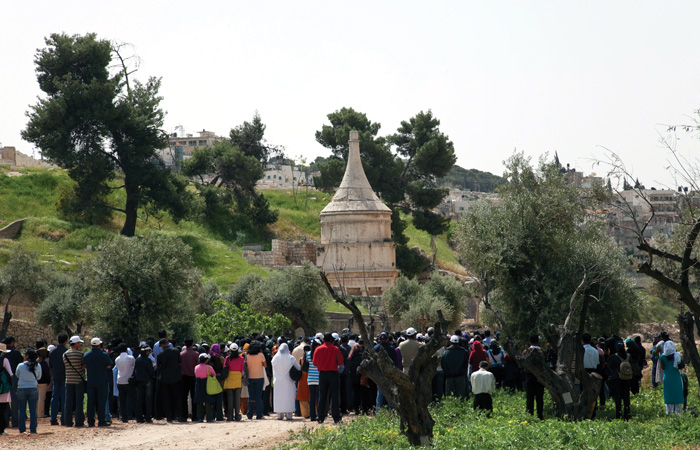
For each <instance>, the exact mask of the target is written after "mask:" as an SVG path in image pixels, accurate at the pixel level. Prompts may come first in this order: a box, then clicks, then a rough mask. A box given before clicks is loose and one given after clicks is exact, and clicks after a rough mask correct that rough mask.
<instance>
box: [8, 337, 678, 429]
mask: <svg viewBox="0 0 700 450" xmlns="http://www.w3.org/2000/svg"><path fill="white" fill-rule="evenodd" d="M432 334H433V330H432V328H431V329H428V331H427V333H426V335H425V336H424V335H423V334H421V333H417V332H416V330H415V329H414V328H408V329H407V330H405V331H402V332H400V333H387V332H382V333H380V334H379V335H378V336H377V338H376V342H372V343H371V345H373V348H374V350H375V351H379V350H380V349H383V350H384V351H386V353H387V355H388V357H389V358H390V359H391V360H392V361H393V363H394V365H395V366H396V368H397V369H398V370H403V371H405V372H408V370H409V368H410V367H411V364H412V363H413V360H414V358H415V356H416V354H417V353H418V350H419V349H420V347H421V346H422V345H423V344H424V341H425V340H427V339H430V338H431V337H432ZM499 338H500V336H499V333H498V332H496V333H495V335H494V336H491V333H490V331H489V330H486V331H484V332H483V333H481V332H476V333H474V334H471V335H470V334H467V333H463V332H462V331H461V330H456V331H455V332H454V333H453V334H452V335H451V336H449V343H448V345H447V346H445V347H442V348H440V349H439V350H438V351H437V352H436V353H435V355H434V357H436V358H439V359H440V363H439V365H438V368H437V372H436V375H435V377H434V379H433V380H432V387H433V398H434V400H439V399H441V398H442V397H444V396H454V397H457V398H461V399H464V400H467V399H468V398H469V396H470V395H472V396H473V408H474V409H482V410H485V411H486V413H487V414H489V413H490V411H491V410H492V409H493V406H492V397H491V396H492V394H493V393H494V391H495V390H496V389H504V390H510V391H514V390H525V391H526V409H527V411H528V412H529V413H530V414H533V415H534V414H536V415H537V417H538V418H540V419H543V396H544V386H543V385H542V384H540V383H539V382H538V381H537V379H536V378H535V377H534V376H532V375H529V374H527V373H525V372H524V371H522V370H521V369H520V368H519V366H518V365H517V363H516V362H515V360H514V359H513V358H511V357H510V356H509V355H507V354H506V352H505V351H504V350H503V349H501V347H500V346H499V343H498V339H499ZM84 344H85V342H84V341H83V339H81V337H80V336H72V337H70V338H69V337H68V336H67V335H66V334H59V335H58V337H57V345H55V346H54V345H48V343H47V342H46V341H45V340H41V341H38V342H37V343H36V348H30V349H26V351H25V352H24V354H22V353H21V352H20V351H19V350H18V349H17V348H16V342H15V339H14V338H13V337H11V336H10V337H7V338H6V339H5V340H4V342H3V343H1V344H0V434H5V428H6V427H8V426H11V427H12V428H17V429H18V431H19V432H20V433H25V432H26V421H27V411H28V412H29V432H28V434H31V433H37V426H38V417H49V418H50V424H51V425H55V426H58V425H61V426H66V427H83V426H86V425H87V426H88V427H94V426H97V427H106V426H110V425H111V423H112V421H113V420H120V421H122V422H124V423H127V422H129V421H135V422H138V423H152V422H153V420H166V421H167V422H169V423H173V422H187V421H188V420H191V421H198V422H203V421H204V420H206V421H207V422H213V421H241V420H243V416H244V415H245V416H246V417H247V419H248V420H260V419H263V418H264V417H265V416H270V415H275V416H276V418H277V419H278V420H285V419H286V420H291V419H293V418H294V417H303V418H306V419H309V420H311V421H317V422H319V423H323V422H324V421H325V420H326V418H327V416H328V415H329V414H330V416H331V418H332V420H333V421H334V422H335V423H338V422H340V421H341V420H342V417H343V415H347V414H349V413H350V412H351V411H352V412H355V413H356V414H363V413H364V414H371V413H373V412H375V411H376V410H378V409H379V408H382V407H389V408H390V407H391V405H389V404H388V403H387V401H386V399H385V398H384V395H383V394H382V392H381V390H380V389H378V388H377V386H376V384H375V383H374V382H373V381H372V380H371V379H369V378H368V377H366V376H364V375H361V374H359V373H358V371H357V368H358V367H359V365H360V362H361V360H362V354H363V352H364V350H365V346H366V343H365V342H363V340H362V339H359V338H358V336H357V335H356V334H353V333H351V332H349V330H343V332H342V333H340V334H339V333H335V332H334V333H325V334H322V333H318V334H317V335H315V336H310V337H299V338H297V339H296V340H288V339H287V338H285V337H283V336H281V337H268V336H262V335H253V336H247V337H244V336H240V337H239V338H237V339H235V341H229V342H225V343H223V342H222V343H213V344H208V343H206V342H201V343H199V344H196V343H195V342H194V340H193V339H191V338H189V339H185V340H184V342H182V345H181V346H178V343H177V342H173V341H170V340H169V339H168V336H167V333H166V332H165V331H164V330H161V331H159V332H158V339H157V340H156V339H152V338H149V339H147V340H146V341H143V342H141V343H140V344H139V345H135V346H131V347H130V346H129V345H127V343H125V342H121V341H120V340H119V339H114V340H112V341H110V342H109V343H108V344H106V345H105V343H103V342H102V340H101V339H100V338H99V337H94V338H92V339H91V340H90V342H89V347H90V348H89V349H85V348H84ZM529 344H530V345H529V348H527V349H526V350H525V352H542V353H543V355H542V356H543V358H544V359H545V360H546V361H547V363H548V364H549V365H550V366H551V367H552V368H555V367H556V364H557V354H556V351H555V349H554V347H553V346H550V345H546V346H545V348H544V349H543V348H541V347H540V343H539V337H538V336H531V337H530V339H529ZM581 344H582V346H583V350H584V357H583V364H584V369H585V370H586V371H588V372H589V373H593V372H595V373H597V374H598V375H600V376H601V377H602V378H603V380H604V382H603V388H602V389H601V392H600V398H599V402H598V405H599V406H604V405H605V402H606V400H607V399H608V398H610V397H612V398H613V399H614V402H615V409H616V417H617V418H623V419H629V417H630V394H632V395H634V394H636V393H638V392H639V389H640V383H641V379H642V369H643V368H644V366H646V365H648V362H647V357H646V350H645V349H644V346H643V345H642V343H641V339H640V338H639V337H635V338H634V339H627V340H623V339H621V338H619V337H617V336H610V337H601V338H599V339H593V338H592V337H591V336H590V334H587V333H586V334H584V335H583V336H582V342H581ZM594 344H595V345H594ZM650 356H651V362H652V365H653V367H652V380H651V381H652V385H653V386H654V387H656V386H657V385H659V384H662V385H663V390H664V403H665V405H666V413H667V414H674V413H680V412H681V411H682V410H683V409H684V408H685V405H686V399H687V377H686V376H685V374H684V373H683V371H682V370H683V362H682V360H681V357H680V354H679V353H678V352H677V351H676V348H675V344H674V343H673V342H672V341H671V340H670V339H669V336H668V334H666V333H661V334H659V335H658V336H657V337H656V338H655V340H654V342H653V348H652V350H651V353H650ZM3 373H4V376H3ZM8 379H11V380H12V383H11V386H7V380H8ZM85 397H87V402H86V403H84V402H85ZM84 405H85V407H84Z"/></svg>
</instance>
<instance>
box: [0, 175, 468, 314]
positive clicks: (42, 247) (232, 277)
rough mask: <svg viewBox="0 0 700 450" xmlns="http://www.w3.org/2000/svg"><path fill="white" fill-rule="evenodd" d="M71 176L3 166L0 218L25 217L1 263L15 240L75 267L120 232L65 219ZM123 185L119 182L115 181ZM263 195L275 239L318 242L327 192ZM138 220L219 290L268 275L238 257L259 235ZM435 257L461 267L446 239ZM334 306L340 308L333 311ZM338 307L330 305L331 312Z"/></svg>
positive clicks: (119, 219) (423, 238)
mask: <svg viewBox="0 0 700 450" xmlns="http://www.w3.org/2000/svg"><path fill="white" fill-rule="evenodd" d="M11 170H12V171H18V172H21V173H22V174H23V175H22V176H13V177H10V176H8V175H7V173H8V172H10V171H11ZM71 183H72V182H71V180H70V178H69V177H68V175H67V173H66V171H64V170H60V169H55V168H51V169H47V168H22V169H15V168H12V169H11V168H9V167H7V166H2V167H0V220H4V221H5V222H6V223H10V222H12V221H14V220H17V219H22V218H28V220H27V221H26V222H25V223H24V225H23V228H22V232H21V234H20V237H19V239H18V240H17V241H16V242H7V243H3V244H2V245H0V262H2V261H6V260H7V258H9V254H10V252H11V251H12V249H13V248H14V247H15V246H16V245H20V244H21V245H23V246H24V247H26V248H27V249H29V250H32V251H35V252H36V253H37V254H38V256H39V259H40V260H41V261H44V262H45V263H46V264H50V265H52V266H54V267H56V268H59V269H61V270H73V269H75V267H77V264H78V263H80V262H82V261H87V260H89V259H90V258H92V257H93V256H94V255H95V253H94V251H93V252H90V251H88V250H87V248H88V246H92V248H93V250H95V249H97V247H98V246H99V245H100V243H101V242H103V241H104V240H107V239H110V238H112V237H113V236H114V235H115V234H116V233H118V232H119V230H120V229H121V226H122V224H123V220H124V217H123V215H121V214H119V213H115V214H114V216H113V218H112V220H111V221H110V222H108V223H107V224H104V225H100V226H98V225H88V224H84V223H80V222H72V221H68V220H64V219H63V218H62V217H61V214H59V212H58V211H57V209H56V204H57V202H58V199H59V196H60V193H61V192H62V191H63V190H65V189H68V188H69V187H70V186H71ZM118 184H120V180H119V179H115V180H114V185H115V186H116V185H118ZM263 193H264V195H265V197H266V198H267V199H268V201H269V202H270V206H271V208H272V209H277V210H278V211H279V220H278V221H277V223H275V224H273V225H272V226H271V227H270V232H271V233H272V235H273V236H274V237H276V238H280V239H299V238H301V237H303V238H306V239H310V240H316V241H318V240H320V237H321V228H320V224H319V214H320V212H321V210H322V209H323V208H324V207H325V206H326V205H327V204H328V202H330V200H331V198H332V195H331V194H324V193H323V192H319V191H315V190H309V192H308V200H307V199H306V194H305V193H304V192H303V191H301V192H299V193H298V194H297V199H296V202H295V200H294V196H293V195H292V192H291V190H284V189H281V190H265V191H263ZM110 202H111V203H112V204H114V205H121V204H123V203H124V192H123V191H122V190H119V189H115V190H114V191H113V192H112V193H111V194H110ZM144 217H145V215H144V214H141V220H139V221H138V222H137V228H136V234H138V235H144V234H149V233H166V234H173V235H177V236H179V237H180V238H181V239H182V240H183V241H184V242H185V243H186V244H187V245H189V246H190V247H191V248H192V252H193V253H192V256H193V258H194V261H195V264H196V266H197V267H199V268H200V269H201V270H202V272H203V275H204V279H205V281H206V280H213V281H215V282H216V283H217V284H218V285H219V287H220V288H221V289H222V290H224V291H225V290H227V289H228V287H229V286H230V285H231V284H233V283H236V282H237V281H238V280H239V279H240V277H241V276H242V275H243V274H245V273H248V272H256V273H260V274H261V275H263V276H266V275H267V274H268V273H269V270H268V269H266V268H263V267H259V266H252V265H250V264H248V263H247V262H246V261H245V260H244V259H243V256H242V251H241V248H240V245H241V244H243V243H249V242H250V241H256V240H260V239H269V236H270V235H269V233H268V234H267V235H268V237H267V238H262V237H261V236H264V235H265V234H266V233H258V234H259V236H257V235H256V236H252V235H251V236H242V235H241V236H239V237H237V239H236V240H233V241H231V240H224V239H221V238H220V237H219V236H217V235H216V234H215V233H214V232H212V231H211V230H209V229H208V228H207V227H205V226H204V225H202V224H200V223H197V222H194V221H181V222H179V223H175V222H174V221H173V220H172V219H171V218H170V217H169V215H168V214H159V215H157V216H150V217H149V218H148V220H143V218H144ZM409 222H410V220H409ZM406 233H407V235H408V237H409V239H410V242H409V245H410V246H418V247H420V248H422V249H423V250H424V251H426V253H428V254H431V252H430V237H429V236H428V235H427V233H425V232H421V231H418V230H416V229H415V228H414V227H413V226H412V225H411V224H410V223H409V226H408V228H407V230H406ZM259 243H262V244H263V245H265V246H266V248H269V245H270V242H269V240H263V241H262V242H259ZM437 244H438V258H437V259H438V261H439V262H440V263H441V264H443V265H445V266H446V267H448V268H450V269H452V270H454V269H455V268H458V264H457V260H456V258H455V256H454V254H453V253H452V251H451V250H450V249H449V247H448V246H447V241H446V239H445V237H444V236H440V237H438V239H437ZM338 308H339V309H338ZM336 309H338V310H339V311H343V308H342V307H340V306H338V305H335V304H329V311H334V310H336Z"/></svg>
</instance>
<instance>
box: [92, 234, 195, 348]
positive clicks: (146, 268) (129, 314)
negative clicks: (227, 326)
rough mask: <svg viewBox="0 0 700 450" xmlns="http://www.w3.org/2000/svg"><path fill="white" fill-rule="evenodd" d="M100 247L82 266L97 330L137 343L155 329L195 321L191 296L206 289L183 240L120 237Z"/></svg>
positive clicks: (158, 237) (166, 237)
mask: <svg viewBox="0 0 700 450" xmlns="http://www.w3.org/2000/svg"><path fill="white" fill-rule="evenodd" d="M98 251H99V254H98V256H97V257H96V258H95V259H94V260H92V261H90V262H89V263H88V264H86V265H85V266H84V268H83V270H84V275H85V278H86V285H87V286H88V288H89V293H88V297H87V299H86V300H85V301H86V306H87V307H86V311H88V312H89V314H90V316H91V319H92V322H93V323H94V325H95V328H96V329H97V330H98V331H100V332H101V333H106V334H107V335H111V336H119V335H120V336H122V337H123V338H124V340H125V341H126V342H127V343H128V344H129V345H136V344H138V342H139V340H140V338H142V337H143V336H144V335H146V334H148V333H153V332H154V330H159V329H161V328H166V329H167V328H168V327H169V326H171V325H173V324H182V323H190V324H193V323H194V311H193V308H192V306H191V302H190V300H191V297H192V295H201V293H202V292H203V289H202V287H201V283H202V281H201V275H200V273H199V271H198V270H197V269H196V268H195V267H194V263H193V261H192V255H191V249H190V247H188V246H187V245H186V244H185V243H184V242H182V240H181V239H179V238H177V237H172V236H165V235H158V234H152V235H147V236H144V237H133V238H129V237H124V236H117V237H115V238H114V239H113V240H111V241H109V242H107V243H105V244H103V245H101V246H100V247H99V249H98Z"/></svg>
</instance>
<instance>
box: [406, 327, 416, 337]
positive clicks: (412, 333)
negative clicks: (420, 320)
mask: <svg viewBox="0 0 700 450" xmlns="http://www.w3.org/2000/svg"><path fill="white" fill-rule="evenodd" d="M414 334H416V329H415V328H413V327H409V328H408V330H406V336H413V335H414Z"/></svg>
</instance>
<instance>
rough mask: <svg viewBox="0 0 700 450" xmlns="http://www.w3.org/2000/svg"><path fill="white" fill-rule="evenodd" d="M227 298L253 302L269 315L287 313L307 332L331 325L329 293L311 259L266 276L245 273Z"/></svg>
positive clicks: (295, 326)
mask: <svg viewBox="0 0 700 450" xmlns="http://www.w3.org/2000/svg"><path fill="white" fill-rule="evenodd" d="M225 298H226V299H228V300H229V301H230V302H232V303H233V304H238V305H241V304H244V303H249V304H250V305H251V306H252V307H253V310H254V311H258V312H260V313H261V314H264V315H266V316H273V315H274V314H275V313H280V314H283V315H284V316H285V317H287V318H288V319H289V320H291V322H292V327H293V328H294V329H297V328H302V329H303V330H304V334H306V335H307V336H311V335H313V334H315V333H316V330H319V329H322V328H323V327H325V326H326V325H327V321H326V313H325V311H326V302H327V301H328V299H329V297H328V293H327V292H326V288H325V286H324V285H323V283H322V282H321V280H320V279H319V277H318V269H317V268H316V267H315V266H314V265H312V264H311V263H306V264H304V265H303V266H299V267H294V266H290V267H285V268H283V269H282V270H276V271H273V272H272V273H271V274H270V276H269V277H268V278H267V279H264V280H262V279H261V278H260V276H259V275H255V274H250V275H245V276H243V277H242V278H241V280H240V281H239V283H238V284H237V285H236V286H235V287H234V288H233V289H232V290H231V291H230V293H229V295H227V296H226V297H225Z"/></svg>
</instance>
